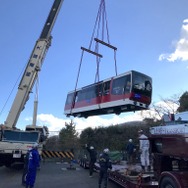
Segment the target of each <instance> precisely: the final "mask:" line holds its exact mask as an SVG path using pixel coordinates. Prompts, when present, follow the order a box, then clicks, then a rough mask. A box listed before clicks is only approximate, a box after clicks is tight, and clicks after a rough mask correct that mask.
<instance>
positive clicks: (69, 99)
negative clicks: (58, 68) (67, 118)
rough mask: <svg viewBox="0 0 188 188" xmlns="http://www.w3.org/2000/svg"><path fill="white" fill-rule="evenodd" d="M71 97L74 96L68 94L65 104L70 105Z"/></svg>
mask: <svg viewBox="0 0 188 188" xmlns="http://www.w3.org/2000/svg"><path fill="white" fill-rule="evenodd" d="M73 96H74V93H71V94H68V96H67V101H66V103H67V104H71V103H72V100H73Z"/></svg>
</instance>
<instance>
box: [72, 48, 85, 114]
mask: <svg viewBox="0 0 188 188" xmlns="http://www.w3.org/2000/svg"><path fill="white" fill-rule="evenodd" d="M83 56H84V50H82V53H81V58H80V64H79V68H78V75H77V79H76V85H75V88H74V96H73V99H72V104H71V111H70V113H71V114H72V109H73V106H74V103H75V99H76V89H77V85H78V80H79V76H80V70H81V66H82V60H83Z"/></svg>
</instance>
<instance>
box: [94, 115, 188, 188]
mask: <svg viewBox="0 0 188 188" xmlns="http://www.w3.org/2000/svg"><path fill="white" fill-rule="evenodd" d="M175 116H176V118H175V120H174V121H170V122H168V123H166V125H162V126H156V127H152V128H150V135H149V137H148V138H149V141H150V149H151V157H152V166H153V168H152V170H151V171H150V172H145V173H143V172H142V171H141V168H140V169H139V168H138V165H137V166H136V165H135V166H134V165H132V166H128V165H125V164H124V165H123V164H122V165H113V169H112V171H109V179H110V180H112V181H114V182H116V183H117V184H119V185H120V186H121V187H124V188H187V187H188V112H183V113H179V114H177V115H175ZM96 168H97V169H98V168H99V166H98V165H96Z"/></svg>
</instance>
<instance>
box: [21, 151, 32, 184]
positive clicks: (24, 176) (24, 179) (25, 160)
mask: <svg viewBox="0 0 188 188" xmlns="http://www.w3.org/2000/svg"><path fill="white" fill-rule="evenodd" d="M30 151H31V148H29V149H28V151H27V153H26V155H25V156H24V168H23V174H22V185H24V186H25V185H26V176H27V173H28V164H29V155H30Z"/></svg>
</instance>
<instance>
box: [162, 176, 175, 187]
mask: <svg viewBox="0 0 188 188" xmlns="http://www.w3.org/2000/svg"><path fill="white" fill-rule="evenodd" d="M159 188H179V187H178V186H177V184H176V182H175V181H174V180H173V179H172V178H171V177H168V176H167V177H164V178H163V179H162V181H161V183H160V187H159Z"/></svg>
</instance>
